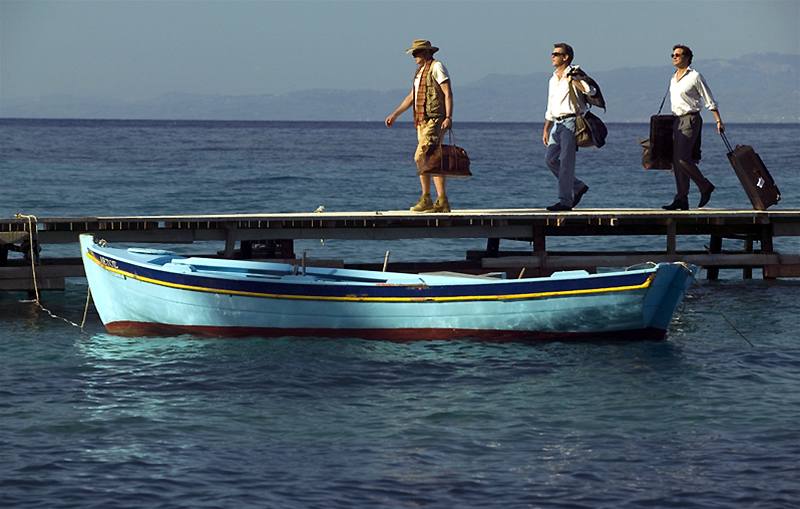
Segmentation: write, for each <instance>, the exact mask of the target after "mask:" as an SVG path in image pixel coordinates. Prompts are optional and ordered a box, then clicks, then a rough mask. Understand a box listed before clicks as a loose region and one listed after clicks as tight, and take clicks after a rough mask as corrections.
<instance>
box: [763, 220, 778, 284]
mask: <svg viewBox="0 0 800 509" xmlns="http://www.w3.org/2000/svg"><path fill="white" fill-rule="evenodd" d="M761 252H762V253H773V252H774V249H773V246H772V225H771V224H766V225H764V226H763V227H762V228H761ZM769 269H770V268H769V267H768V266H764V267H761V272H762V274H763V278H764V279H775V275H774V273H773V272H772V271H770V270H769Z"/></svg>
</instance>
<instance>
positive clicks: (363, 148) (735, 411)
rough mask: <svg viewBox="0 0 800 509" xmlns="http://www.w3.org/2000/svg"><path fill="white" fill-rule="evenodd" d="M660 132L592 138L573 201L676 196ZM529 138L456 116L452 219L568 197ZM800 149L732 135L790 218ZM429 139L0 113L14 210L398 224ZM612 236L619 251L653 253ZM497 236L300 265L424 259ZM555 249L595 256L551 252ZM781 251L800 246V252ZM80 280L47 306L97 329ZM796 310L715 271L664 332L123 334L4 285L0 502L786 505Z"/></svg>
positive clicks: (728, 175)
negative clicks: (546, 339)
mask: <svg viewBox="0 0 800 509" xmlns="http://www.w3.org/2000/svg"><path fill="white" fill-rule="evenodd" d="M646 131H647V127H646V126H645V125H612V126H610V134H609V144H608V146H607V147H604V148H603V149H602V150H586V151H584V150H581V152H580V153H579V155H578V174H579V176H581V178H582V179H584V180H585V181H586V182H587V183H588V184H589V186H590V188H591V189H590V192H589V193H588V194H587V195H586V196H585V197H584V201H583V202H582V205H585V206H586V207H651V206H660V205H661V204H664V203H667V202H669V201H670V200H671V198H672V193H673V190H674V184H673V181H672V177H671V175H670V174H668V173H666V172H647V171H644V170H642V169H641V168H640V167H639V164H638V161H639V156H640V153H639V150H638V148H637V146H636V143H635V142H636V138H637V137H641V136H643V135H644V134H645V133H646ZM539 134H540V126H539V125H533V124H531V125H525V124H470V125H466V126H460V127H459V126H457V131H456V136H457V140H456V141H457V142H458V143H459V144H460V145H463V146H465V147H466V148H467V150H468V151H469V152H470V155H471V156H472V158H473V165H474V166H473V172H474V174H475V176H474V177H473V178H472V179H470V180H465V181H457V182H452V183H451V185H450V195H451V203H452V205H453V206H454V207H455V208H473V207H531V206H544V205H549V204H551V203H553V202H554V201H555V199H556V185H555V181H554V179H553V178H552V176H551V175H550V173H549V171H547V170H546V169H545V168H544V165H543V162H542V160H541V159H542V155H543V154H542V153H543V150H542V147H541V146H540V144H537V140H538V138H539ZM798 135H800V126H796V125H790V126H776V125H731V126H729V136H730V138H731V141H733V142H734V143H749V144H752V145H754V146H755V147H756V149H757V150H758V151H759V153H760V154H761V156H762V158H763V159H764V160H765V162H766V164H767V165H768V166H769V168H770V169H771V170H772V173H773V175H774V177H775V178H776V180H777V181H778V183H779V185H780V187H781V190H782V191H783V193H784V199H783V201H782V202H781V204H780V205H779V206H778V208H800V198H798V195H797V193H796V192H795V190H796V189H798V187H799V186H800V177H798V174H797V172H796V163H795V161H796V160H797V156H798V155H799V154H798V149H797V148H796V146H795V145H794V140H796V139H797V138H798ZM703 148H704V162H703V164H702V168H703V170H704V172H706V174H707V176H708V177H709V178H710V179H711V180H712V181H713V182H714V183H715V185H716V186H717V189H718V190H717V191H716V192H715V193H714V196H713V198H712V201H711V203H710V205H709V206H711V207H724V208H734V207H743V206H744V207H746V206H747V205H748V203H747V201H746V197H745V196H744V193H743V192H742V191H741V188H740V187H739V185H738V182H737V181H736V178H735V176H734V174H733V172H732V170H730V168H729V166H728V163H727V160H726V159H725V156H724V150H723V145H722V143H721V141H720V140H719V139H718V138H717V137H716V136H714V135H713V133H711V130H710V129H708V130H707V131H706V133H705V138H704V147H703ZM413 149H414V134H413V131H412V130H411V129H410V128H408V127H407V126H402V125H400V126H397V127H396V128H394V129H391V130H387V129H385V128H384V127H382V126H381V125H380V124H377V123H346V124H331V123H236V122H228V123H225V122H208V123H204V122H114V121H110V122H99V121H12V120H0V176H1V177H2V182H3V184H2V187H0V215H2V216H3V217H8V216H10V215H13V214H14V213H15V212H24V213H29V214H30V213H32V214H36V215H38V216H40V217H44V216H73V215H107V214H170V213H224V212H261V211H296V210H313V209H314V208H316V207H317V206H318V205H325V207H326V209H327V210H329V211H335V210H376V209H392V210H394V209H401V208H405V207H407V206H408V205H410V204H411V203H413V202H414V201H415V200H416V198H417V196H418V184H417V182H416V177H415V175H414V172H413V168H412V164H411V162H410V156H411V153H412V152H413ZM692 192H693V195H692V196H691V202H692V203H695V202H696V201H697V199H698V196H697V194H696V190H694V189H693V191H692ZM611 241H613V243H612V244H608V243H609V242H610V241H609V239H604V240H601V243H605V244H603V245H605V246H606V247H608V248H609V249H616V250H620V249H625V248H653V246H655V247H656V248H661V247H662V242H663V240H662V239H659V240H655V241H654V240H653V239H648V238H629V239H611ZM650 242H655V244H650ZM686 242H688V243H692V244H696V245H697V246H702V245H703V244H704V243H707V242H708V239H703V238H697V239H689V240H687V241H686ZM482 246H483V243H482V242H478V241H472V240H467V241H422V240H420V241H403V242H400V241H398V242H391V243H386V242H367V243H358V244H355V243H352V242H349V243H348V242H342V241H337V242H333V241H326V242H325V243H321V242H319V241H304V242H302V243H298V246H297V250H298V251H300V250H307V251H308V252H309V255H310V256H317V257H324V258H344V259H346V260H348V261H356V260H359V261H360V260H367V261H370V260H382V257H383V253H384V251H385V250H386V249H391V251H392V256H393V258H394V259H405V260H416V259H419V260H424V259H458V258H460V257H461V256H463V252H464V250H465V249H477V248H480V247H482ZM562 246H563V247H564V248H568V249H590V248H597V244H594V243H592V241H591V240H587V239H554V240H553V242H549V246H548V247H550V248H560V247H562ZM205 247H207V246H199V248H200V250H201V251H208V249H204V248H205ZM526 247H527V245H526V244H524V243H508V245H507V244H506V243H505V242H504V244H503V248H504V249H505V248H520V249H525V248H526ZM684 247H686V246H683V245H679V248H684ZM177 248H178V249H182V250H188V251H191V250H192V249H198V246H177ZM776 248H777V249H778V250H779V251H780V250H782V251H784V252H792V253H798V252H800V247H799V246H798V243H797V241H796V240H793V239H780V240H779V241H777V242H776ZM47 249H53V252H54V253H55V254H61V253H62V252H63V254H66V255H73V256H74V255H75V254H76V252H77V248H76V247H75V246H60V247H54V248H53V247H49V248H47ZM757 276H758V274H757ZM85 292H86V287H85V282H84V281H82V280H74V281H70V282H69V283H68V288H67V291H66V292H63V293H54V294H51V293H48V294H45V296H44V301H45V305H46V306H47V307H48V308H50V309H51V310H53V311H54V312H55V313H57V314H58V315H61V316H66V317H69V318H70V319H72V320H74V321H79V319H80V317H81V314H82V312H83V305H84V298H85ZM799 295H800V280H782V281H763V280H760V279H754V280H751V281H742V280H741V274H740V273H739V272H737V271H723V272H722V280H721V281H718V282H707V281H704V280H701V281H699V282H698V284H697V285H696V286H695V287H693V288H692V290H691V291H690V293H689V295H688V297H687V299H686V302H685V304H684V306H683V307H682V309H681V312H680V313H679V314H678V316H677V317H676V319H675V321H674V322H673V324H672V326H671V328H670V331H669V338H668V339H667V340H666V341H663V342H642V343H613V342H605V343H600V344H594V343H591V344H590V343H578V344H569V343H543V344H532V345H531V344H523V343H510V344H501V345H497V344H485V343H477V342H436V341H422V342H417V343H413V344H405V343H391V342H367V341H361V340H357V339H352V340H342V341H331V340H323V339H315V338H309V339H302V340H297V339H274V340H264V339H260V338H250V339H242V340H207V339H204V340H198V339H195V338H192V337H189V336H181V337H172V338H158V339H153V338H149V339H144V338H119V337H115V336H113V335H109V334H107V333H105V332H104V331H103V328H102V325H101V324H100V323H99V322H98V320H97V317H96V315H95V314H94V313H90V315H89V323H88V327H87V330H86V332H85V333H81V332H79V331H78V330H77V329H75V328H74V327H71V326H69V325H67V324H65V323H64V322H62V321H59V320H55V319H52V318H50V317H49V316H47V315H46V314H44V313H42V312H41V311H39V310H38V309H37V308H36V307H35V306H34V305H33V304H31V303H27V302H21V300H22V299H24V298H25V296H24V295H17V294H14V295H3V296H0V360H2V364H0V505H2V506H4V507H43V508H45V507H46V508H50V507H81V508H83V507H278V508H283V507H290V508H294V507H296V508H304V507H321V508H327V507H347V508H350V507H364V508H372V507H448V508H449V507H587V508H589V507H636V508H639V507H681V508H683V507H698V508H706V507H757V508H761V507H794V506H795V505H796V503H797V500H800V481H799V479H800V467H798V464H800V462H799V460H800V427H798V424H797V423H798V422H800V391H798V387H800V346H798V339H797V335H798V334H797V330H798V326H800V318H798V316H800V304H799V302H800V301H799V300H798V296H799Z"/></svg>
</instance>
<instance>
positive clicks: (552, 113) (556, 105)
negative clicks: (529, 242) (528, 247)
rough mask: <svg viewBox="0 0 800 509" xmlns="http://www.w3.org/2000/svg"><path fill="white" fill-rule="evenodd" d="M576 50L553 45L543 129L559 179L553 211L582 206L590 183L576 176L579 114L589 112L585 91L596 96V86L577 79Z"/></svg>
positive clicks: (549, 158) (551, 164)
mask: <svg viewBox="0 0 800 509" xmlns="http://www.w3.org/2000/svg"><path fill="white" fill-rule="evenodd" d="M574 57H575V52H574V50H573V49H572V46H570V45H569V44H566V43H563V42H559V43H557V44H554V45H553V53H552V54H551V55H550V60H551V62H552V64H553V67H555V71H554V72H553V76H552V77H551V78H550V83H549V87H548V93H547V111H546V112H545V114H544V118H545V122H544V129H543V130H542V143H544V145H545V147H547V150H546V152H545V163H546V164H547V167H548V168H550V171H552V172H553V175H555V176H556V178H557V179H558V202H556V203H555V204H553V205H550V206H549V207H547V210H549V211H552V212H560V211H566V210H572V208H573V207H575V206H577V205H578V202H579V201H580V200H581V198H582V197H583V195H584V194H586V191H588V190H589V186H587V185H586V184H584V183H583V182H581V181H580V180H578V179H577V178H575V153H576V151H577V150H578V147H577V145H576V143H575V117H576V116H577V115H582V114H584V113H585V112H586V110H587V107H586V102H585V101H584V100H583V94H588V95H590V96H593V95H595V94H596V93H597V90H595V88H594V87H592V86H590V85H589V83H587V82H586V81H583V80H580V81H579V80H573V78H572V76H571V75H572V73H573V70H574V68H573V66H572V65H571V64H572V59H573V58H574ZM571 85H574V86H575V89H576V93H575V99H576V100H575V101H573V100H572V99H571V98H570V93H569V89H570V86H571Z"/></svg>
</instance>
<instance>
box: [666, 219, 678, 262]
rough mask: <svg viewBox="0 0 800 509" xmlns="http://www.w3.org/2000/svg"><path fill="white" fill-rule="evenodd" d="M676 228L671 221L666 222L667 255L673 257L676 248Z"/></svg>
mask: <svg viewBox="0 0 800 509" xmlns="http://www.w3.org/2000/svg"><path fill="white" fill-rule="evenodd" d="M677 232H678V227H677V225H676V224H675V221H673V220H672V219H668V220H667V254H671V255H674V254H675V252H676V251H677V248H678V241H677Z"/></svg>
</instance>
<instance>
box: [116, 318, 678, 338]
mask: <svg viewBox="0 0 800 509" xmlns="http://www.w3.org/2000/svg"><path fill="white" fill-rule="evenodd" d="M106 330H107V331H108V332H110V333H111V334H116V335H118V336H175V335H180V334H191V335H193V336H200V337H211V338H219V337H248V336H250V337H252V336H261V337H285V336H293V337H319V338H360V339H374V340H383V341H431V340H443V339H472V340H480V341H638V340H650V341H652V340H662V339H664V338H665V337H666V334H667V331H665V330H662V329H656V328H652V327H648V328H645V329H635V330H624V331H612V332H546V331H545V332H540V331H509V330H476V329H313V328H307V329H279V328H266V327H215V326H206V325H168V324H161V323H147V322H112V323H109V324H106Z"/></svg>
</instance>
